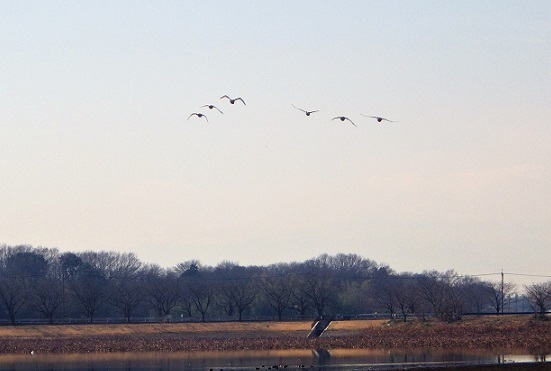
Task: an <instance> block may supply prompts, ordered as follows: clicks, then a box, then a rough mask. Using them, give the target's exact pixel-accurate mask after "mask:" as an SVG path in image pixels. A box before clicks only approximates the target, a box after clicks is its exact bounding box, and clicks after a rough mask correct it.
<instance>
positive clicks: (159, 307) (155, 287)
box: [146, 266, 180, 317]
mask: <svg viewBox="0 0 551 371" xmlns="http://www.w3.org/2000/svg"><path fill="white" fill-rule="evenodd" d="M146 285H147V288H146V290H147V297H148V298H149V302H150V303H151V305H152V306H153V307H154V308H155V310H156V312H157V315H158V316H159V317H163V316H164V317H166V316H168V315H169V314H170V312H171V311H172V309H174V307H176V305H177V304H178V299H179V298H180V287H179V282H178V276H177V275H176V273H175V272H173V271H171V270H167V269H162V268H160V267H158V266H150V267H148V268H147V273H146Z"/></svg>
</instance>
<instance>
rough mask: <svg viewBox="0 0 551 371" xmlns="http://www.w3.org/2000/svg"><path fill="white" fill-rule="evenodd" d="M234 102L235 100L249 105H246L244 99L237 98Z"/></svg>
mask: <svg viewBox="0 0 551 371" xmlns="http://www.w3.org/2000/svg"><path fill="white" fill-rule="evenodd" d="M234 100H235V101H238V100H240V101H241V102H243V104H244V105H247V103H245V101H244V100H243V99H242V98H235V99H234Z"/></svg>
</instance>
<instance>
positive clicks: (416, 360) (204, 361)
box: [0, 349, 551, 370]
mask: <svg viewBox="0 0 551 371" xmlns="http://www.w3.org/2000/svg"><path fill="white" fill-rule="evenodd" d="M547 359H549V360H550V361H551V355H526V354H524V355H523V354H495V353H488V352H472V351H471V352H449V351H447V352H442V351H416V352H411V351H408V352H404V351H383V350H365V349H364V350H330V351H327V350H313V351H308V350H290V351H289V350H286V351H237V352H173V353H161V352H154V353H109V354H96V353H93V354H67V355H52V354H33V355H31V354H28V355H0V370H29V369H32V370H77V369H79V370H82V369H85V370H210V369H213V370H222V369H223V370H231V369H234V370H235V369H250V370H256V369H257V368H258V369H271V370H273V369H275V367H274V366H277V367H278V368H287V369H298V368H306V369H315V370H362V369H363V370H367V369H378V370H385V369H392V368H398V367H400V368H407V367H412V368H413V367H415V366H418V365H426V366H432V365H454V364H477V365H478V364H497V363H512V362H516V363H519V362H546V361H547Z"/></svg>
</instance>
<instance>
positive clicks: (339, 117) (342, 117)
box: [331, 116, 356, 126]
mask: <svg viewBox="0 0 551 371" xmlns="http://www.w3.org/2000/svg"><path fill="white" fill-rule="evenodd" d="M336 119H339V120H341V121H344V120H348V121H350V123H351V124H352V125H354V126H356V124H355V123H354V122H353V121H352V120H350V119H349V118H348V117H346V116H337V117H333V118H332V119H331V120H336Z"/></svg>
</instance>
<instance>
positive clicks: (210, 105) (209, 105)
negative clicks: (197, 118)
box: [201, 104, 224, 114]
mask: <svg viewBox="0 0 551 371" xmlns="http://www.w3.org/2000/svg"><path fill="white" fill-rule="evenodd" d="M203 107H208V109H214V108H216V109H217V110H218V112H220V113H221V114H224V112H222V111H220V108H218V107H216V106H215V105H214V104H205V105H204V106H201V108H203Z"/></svg>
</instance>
